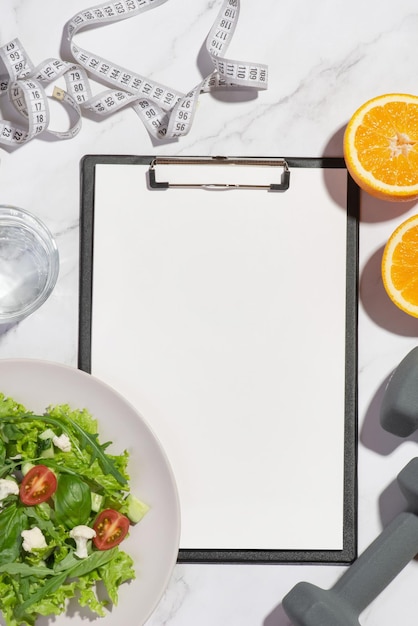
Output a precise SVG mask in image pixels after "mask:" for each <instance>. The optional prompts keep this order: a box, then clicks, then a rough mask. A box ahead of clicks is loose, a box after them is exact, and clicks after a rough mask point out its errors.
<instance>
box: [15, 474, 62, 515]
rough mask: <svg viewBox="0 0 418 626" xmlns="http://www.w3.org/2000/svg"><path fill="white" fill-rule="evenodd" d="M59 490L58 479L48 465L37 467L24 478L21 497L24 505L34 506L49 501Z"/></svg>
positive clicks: (20, 492)
mask: <svg viewBox="0 0 418 626" xmlns="http://www.w3.org/2000/svg"><path fill="white" fill-rule="evenodd" d="M56 488H57V477H56V476H55V474H54V472H53V471H51V470H50V469H49V467H46V465H35V467H32V469H30V470H29V472H28V473H27V474H26V475H25V476H24V478H23V480H22V482H21V484H20V488H19V495H20V499H21V500H22V502H23V504H26V505H28V506H34V505H35V504H40V503H41V502H45V500H48V499H49V498H50V497H51V496H52V494H53V493H54V492H55V490H56Z"/></svg>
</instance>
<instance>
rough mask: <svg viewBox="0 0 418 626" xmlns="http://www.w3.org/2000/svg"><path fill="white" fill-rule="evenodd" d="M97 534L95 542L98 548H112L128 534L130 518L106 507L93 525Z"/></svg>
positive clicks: (94, 538)
mask: <svg viewBox="0 0 418 626" xmlns="http://www.w3.org/2000/svg"><path fill="white" fill-rule="evenodd" d="M93 528H94V530H95V531H96V536H95V537H93V543H94V545H95V546H96V548H97V549H98V550H110V548H114V547H115V546H117V545H118V544H119V543H120V542H121V541H122V540H123V539H124V538H125V537H126V535H127V534H128V530H129V519H128V518H127V517H125V515H122V513H119V511H115V510H114V509H105V510H104V511H101V512H100V513H99V515H98V516H97V518H96V521H95V522H94V525H93Z"/></svg>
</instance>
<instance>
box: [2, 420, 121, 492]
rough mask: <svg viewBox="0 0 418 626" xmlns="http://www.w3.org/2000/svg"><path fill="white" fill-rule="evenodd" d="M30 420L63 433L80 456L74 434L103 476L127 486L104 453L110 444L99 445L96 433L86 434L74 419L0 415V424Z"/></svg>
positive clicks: (113, 463)
mask: <svg viewBox="0 0 418 626" xmlns="http://www.w3.org/2000/svg"><path fill="white" fill-rule="evenodd" d="M31 420H33V421H36V422H43V423H45V424H49V425H51V426H55V427H56V428H58V429H59V430H62V431H64V432H65V433H66V434H67V435H68V437H69V438H70V439H71V443H72V444H73V445H74V447H75V449H76V450H77V451H78V453H79V454H80V455H81V454H82V452H81V449H80V446H79V444H78V440H77V437H75V436H74V434H73V433H76V434H77V436H78V438H79V441H80V444H81V446H82V448H87V449H88V451H89V453H90V455H91V462H92V463H93V462H94V461H95V460H96V459H97V461H98V462H99V464H100V467H101V468H102V470H103V472H104V473H105V474H111V475H112V476H113V477H114V478H115V479H116V480H117V481H118V483H119V484H121V485H126V484H127V482H128V480H127V478H126V477H125V476H124V475H123V474H122V473H121V472H120V471H119V470H118V468H117V467H116V464H115V462H114V461H113V459H112V458H111V457H110V456H109V455H108V454H106V453H105V449H106V448H107V447H108V446H109V445H110V442H107V443H104V444H101V443H99V441H98V434H97V433H88V432H87V431H86V430H84V428H83V427H82V426H80V425H79V424H78V423H77V422H76V421H75V420H74V419H72V418H71V417H69V416H67V415H64V413H61V414H60V416H59V419H58V418H55V417H51V415H50V414H46V415H33V414H32V413H25V414H24V415H22V416H19V417H16V416H14V415H1V413H0V422H3V423H13V422H18V423H19V424H21V423H22V422H26V423H27V422H29V421H31Z"/></svg>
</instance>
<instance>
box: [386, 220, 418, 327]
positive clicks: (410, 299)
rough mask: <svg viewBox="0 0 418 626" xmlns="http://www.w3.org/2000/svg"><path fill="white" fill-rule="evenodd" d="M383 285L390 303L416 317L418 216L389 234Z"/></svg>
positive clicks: (417, 310) (417, 303) (417, 305)
mask: <svg viewBox="0 0 418 626" xmlns="http://www.w3.org/2000/svg"><path fill="white" fill-rule="evenodd" d="M382 279H383V284H384V287H385V289H386V292H387V294H388V295H389V297H390V299H391V300H392V302H394V303H395V304H396V306H398V307H399V308H400V309H402V310H403V311H405V313H408V314H409V315H413V316H414V317H418V215H414V216H413V217H410V218H409V219H407V220H405V221H404V222H402V224H400V225H399V226H398V227H397V228H396V230H395V231H394V232H393V233H392V235H391V236H390V237H389V239H388V241H387V244H386V246H385V249H384V251H383V258H382Z"/></svg>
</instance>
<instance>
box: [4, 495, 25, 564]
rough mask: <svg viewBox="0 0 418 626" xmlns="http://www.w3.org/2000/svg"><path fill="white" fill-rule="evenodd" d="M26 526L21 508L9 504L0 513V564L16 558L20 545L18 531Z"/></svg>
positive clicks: (10, 561) (20, 539) (20, 540)
mask: <svg viewBox="0 0 418 626" xmlns="http://www.w3.org/2000/svg"><path fill="white" fill-rule="evenodd" d="M27 527H28V520H27V517H26V515H25V514H24V512H23V511H22V509H20V508H18V507H17V506H16V504H11V505H10V506H8V507H7V508H6V509H4V510H3V511H2V512H1V515H0V565H3V564H5V563H12V562H13V561H15V560H16V559H17V557H18V556H19V553H20V546H21V545H22V538H21V535H20V533H21V532H22V530H26V529H27Z"/></svg>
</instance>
